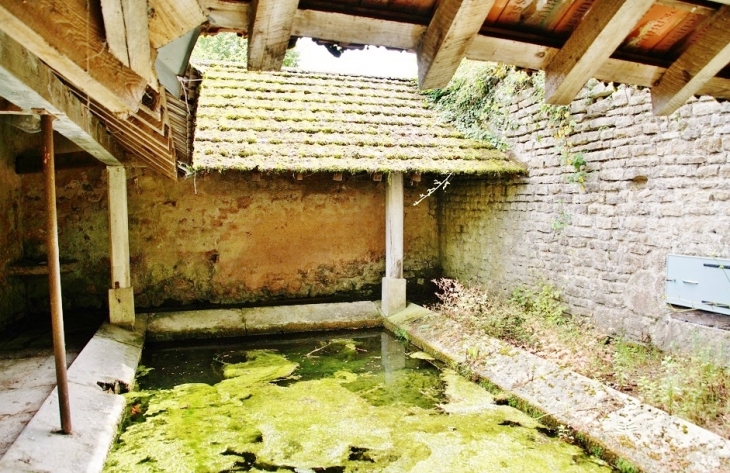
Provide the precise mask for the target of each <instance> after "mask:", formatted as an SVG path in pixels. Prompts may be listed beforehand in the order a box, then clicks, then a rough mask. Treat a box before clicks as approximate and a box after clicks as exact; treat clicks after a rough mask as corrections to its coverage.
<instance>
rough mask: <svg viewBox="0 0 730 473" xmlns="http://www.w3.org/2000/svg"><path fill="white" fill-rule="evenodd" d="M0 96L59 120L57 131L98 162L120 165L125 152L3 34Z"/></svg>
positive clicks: (43, 68) (54, 79) (35, 60)
mask: <svg viewBox="0 0 730 473" xmlns="http://www.w3.org/2000/svg"><path fill="white" fill-rule="evenodd" d="M0 95H2V96H3V97H5V98H6V99H7V100H9V101H10V102H12V103H14V104H15V105H16V106H18V107H20V108H22V109H26V110H30V109H43V110H47V111H48V112H49V113H51V114H53V115H55V116H56V117H57V120H56V123H55V129H56V131H58V132H59V133H61V134H62V135H64V136H65V137H66V138H68V139H70V140H71V141H73V142H74V143H76V144H77V145H79V146H80V147H81V148H82V149H84V150H86V151H87V152H88V153H89V154H91V155H92V156H94V157H95V158H96V159H98V160H99V161H101V162H103V163H105V164H110V165H119V164H120V162H119V160H118V157H120V156H122V155H123V152H122V151H121V149H120V148H119V146H118V145H117V143H116V142H115V141H114V140H113V139H112V138H111V136H109V134H108V133H107V131H106V129H104V127H103V126H102V125H101V123H99V120H98V119H97V118H96V117H94V116H93V115H92V114H91V113H90V112H89V109H87V108H86V107H85V106H84V105H83V104H82V103H81V102H80V101H79V100H78V99H77V98H76V96H75V95H74V94H73V93H72V92H71V90H70V89H69V88H68V87H66V86H65V85H63V84H62V83H61V81H60V80H59V79H58V78H57V77H56V76H55V75H54V74H53V71H51V69H50V68H49V67H48V66H46V65H45V64H43V63H42V62H41V61H40V60H39V59H38V58H37V57H35V56H34V55H33V54H30V53H29V52H28V51H27V50H26V49H25V48H23V47H22V46H21V45H20V44H18V43H17V42H16V41H15V40H13V39H12V38H10V37H9V36H8V35H6V34H5V33H3V32H0Z"/></svg>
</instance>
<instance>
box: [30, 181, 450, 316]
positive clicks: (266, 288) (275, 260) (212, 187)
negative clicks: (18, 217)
mask: <svg viewBox="0 0 730 473" xmlns="http://www.w3.org/2000/svg"><path fill="white" fill-rule="evenodd" d="M127 177H128V202H129V231H130V253H131V264H132V284H133V286H134V290H135V304H136V306H137V307H138V308H146V307H157V306H160V305H168V306H169V305H189V304H208V303H210V304H238V303H246V302H260V301H271V300H279V299H291V298H312V297H326V296H343V297H352V298H367V299H378V298H379V297H380V294H379V292H378V290H377V289H378V288H377V286H378V285H379V284H380V279H381V277H382V273H383V271H384V253H385V243H384V241H385V236H384V230H385V229H384V227H385V217H384V202H385V201H384V195H385V192H384V191H385V189H384V185H385V183H384V182H382V183H376V182H373V181H372V179H371V178H370V177H369V176H367V175H364V174H363V175H359V176H349V175H347V174H346V175H345V180H344V181H343V182H337V181H334V180H333V179H332V175H331V174H315V175H310V176H305V178H304V180H303V181H296V180H294V179H293V178H292V176H291V175H278V176H277V175H270V176H267V175H264V176H262V178H261V180H260V181H254V180H252V177H251V175H250V174H248V173H239V172H227V173H224V174H219V173H211V174H200V175H198V176H197V177H196V178H195V179H192V178H191V179H187V180H180V181H178V182H173V181H172V180H169V179H166V178H162V177H160V176H159V175H157V174H155V173H153V172H151V171H148V170H147V169H145V168H143V167H132V168H130V169H128V171H127ZM41 184H42V176H41V175H28V176H24V177H23V205H24V227H25V229H26V230H25V233H24V239H25V240H26V246H27V249H28V250H27V252H29V253H38V254H44V252H45V248H44V244H43V235H42V231H41V229H42V225H41V219H42V215H43V212H42V185H41ZM57 187H58V213H59V229H60V247H61V249H60V251H61V255H62V257H63V258H67V259H73V260H78V261H79V262H80V263H81V264H80V268H83V270H78V271H74V272H72V273H69V274H66V275H64V278H63V279H64V281H63V283H64V303H65V304H66V305H67V308H80V307H103V306H104V304H105V300H106V293H107V289H108V284H109V254H108V228H107V225H108V223H107V202H106V173H105V171H104V170H103V168H99V169H85V170H69V171H60V172H59V173H58V178H57ZM419 192H423V188H417V187H415V188H411V187H408V188H407V190H406V207H407V208H406V215H405V226H406V228H405V239H406V241H405V276H406V277H407V278H410V279H411V282H412V283H413V286H412V287H411V288H410V289H411V290H412V291H415V290H417V289H418V287H423V286H424V284H423V283H424V282H425V281H427V280H428V279H429V278H431V277H434V276H435V275H437V274H439V273H440V270H439V268H438V237H437V234H436V232H437V220H436V204H435V201H434V200H431V201H430V202H424V203H422V204H420V205H419V206H417V207H413V206H411V205H408V203H410V202H412V201H415V200H416V199H417V197H418V194H419ZM419 279H421V280H420V281H419ZM419 282H420V283H421V285H420V286H419V284H418V283H419ZM33 294H34V296H37V297H32V298H31V299H32V301H33V303H34V304H36V307H39V308H40V309H41V310H42V309H43V307H44V305H43V304H45V301H44V299H43V297H44V295H43V287H42V284H41V285H40V286H39V288H38V289H37V291H36V292H34V293H33Z"/></svg>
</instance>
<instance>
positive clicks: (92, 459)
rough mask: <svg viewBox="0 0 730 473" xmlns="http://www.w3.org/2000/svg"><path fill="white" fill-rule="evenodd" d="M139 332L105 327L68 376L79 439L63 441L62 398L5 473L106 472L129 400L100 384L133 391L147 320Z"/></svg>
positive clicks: (23, 440)
mask: <svg viewBox="0 0 730 473" xmlns="http://www.w3.org/2000/svg"><path fill="white" fill-rule="evenodd" d="M136 326H137V327H136V329H135V331H128V330H125V329H123V328H120V327H116V326H113V325H109V324H104V325H102V326H101V328H100V329H99V330H98V331H97V332H96V334H95V335H94V337H93V338H92V339H91V341H90V342H89V343H88V344H87V345H86V347H85V348H84V349H83V350H82V351H81V353H80V354H79V356H78V357H77V358H76V360H75V361H74V362H73V364H72V365H71V368H69V370H68V377H69V397H70V404H71V423H72V429H73V433H72V434H71V435H62V434H60V433H57V432H58V431H59V430H60V419H59V409H58V393H57V390H56V389H55V388H54V390H53V392H52V393H51V395H50V396H48V398H47V399H46V401H45V402H44V403H43V405H42V406H41V408H40V409H39V410H38V412H37V413H36V415H35V416H34V417H33V419H32V420H31V421H30V422H29V423H28V425H27V426H26V427H25V429H24V430H23V432H22V433H21V434H20V436H19V437H18V438H17V439H16V441H15V442H14V443H13V445H12V446H11V447H10V448H9V449H8V451H7V453H6V454H5V456H3V457H2V459H0V471H17V472H54V473H65V472H69V473H71V472H73V473H76V472H98V471H101V469H102V467H103V466H104V460H105V459H106V455H107V453H108V452H109V448H110V447H111V445H112V443H113V442H114V438H115V437H116V434H117V429H118V426H119V422H120V421H121V419H122V414H123V413H124V405H125V402H124V398H123V397H122V396H120V395H118V394H113V393H110V392H106V391H104V390H103V389H102V387H101V386H99V384H98V383H99V382H101V383H105V384H107V385H108V386H111V387H114V386H115V385H116V386H119V385H120V384H126V385H128V386H131V385H132V384H133V383H134V374H135V371H136V369H137V364H138V363H139V359H140V356H141V355H142V345H143V344H144V334H145V331H146V317H144V316H141V317H138V318H137V322H136Z"/></svg>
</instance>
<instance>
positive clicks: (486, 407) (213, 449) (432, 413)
mask: <svg viewBox="0 0 730 473" xmlns="http://www.w3.org/2000/svg"><path fill="white" fill-rule="evenodd" d="M428 358H429V357H428V355H426V354H425V353H421V352H418V351H416V350H415V349H414V348H412V347H404V346H403V345H402V344H401V343H399V342H398V341H397V340H395V339H394V338H393V337H391V336H390V335H389V334H387V333H365V334H360V335H357V336H355V337H353V335H352V334H347V338H345V337H341V338H304V339H298V340H291V339H290V340H281V341H277V342H273V343H268V344H266V345H265V346H262V345H261V344H260V343H258V342H257V343H250V342H246V343H242V344H238V345H229V346H203V347H185V348H174V349H170V348H161V349H158V350H152V351H150V350H148V351H146V353H145V355H144V357H143V364H144V365H145V366H146V367H147V368H151V370H150V371H149V373H148V374H146V375H145V376H143V377H141V378H140V380H139V387H140V388H141V390H140V391H137V392H133V393H129V394H127V395H126V396H127V404H128V409H127V410H128V412H129V419H128V421H127V423H126V429H125V430H124V431H123V432H122V433H121V435H120V437H119V440H118V442H117V444H116V445H115V446H114V447H113V449H112V451H111V453H110V454H109V457H108V459H107V464H106V466H105V469H104V470H105V471H106V472H157V471H160V472H163V471H164V472H229V471H251V472H272V471H273V472H298V473H310V472H327V473H335V472H397V473H404V472H419V473H428V472H438V473H458V472H465V473H468V472H524V473H539V472H560V473H563V472H568V473H570V472H608V471H611V469H610V468H609V467H607V466H606V465H605V464H604V463H603V462H602V461H600V460H598V459H595V458H593V457H589V456H587V455H586V454H585V453H584V452H583V451H582V450H580V449H579V448H578V447H576V446H573V445H569V444H567V443H565V442H562V441H560V440H559V439H557V438H554V436H552V435H551V433H550V432H549V431H548V430H547V429H545V428H544V426H542V425H540V423H539V422H537V421H536V420H534V419H532V418H531V417H529V416H527V415H526V414H524V413H522V412H520V411H518V410H516V409H514V408H511V407H509V406H505V405H498V404H497V403H495V399H494V398H493V396H492V395H491V394H490V393H489V392H487V391H486V390H484V389H482V388H481V387H479V386H477V385H476V384H474V383H471V382H469V381H468V380H466V379H464V378H462V377H461V376H459V375H458V374H456V373H455V372H453V371H451V370H448V369H443V370H438V369H436V368H434V366H433V365H432V364H431V361H430V360H429V359H428Z"/></svg>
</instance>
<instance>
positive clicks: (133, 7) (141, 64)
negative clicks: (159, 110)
mask: <svg viewBox="0 0 730 473" xmlns="http://www.w3.org/2000/svg"><path fill="white" fill-rule="evenodd" d="M122 8H123V11H124V24H125V25H126V34H127V52H128V53H129V67H130V68H131V69H132V70H133V71H134V72H136V73H137V74H139V75H140V76H141V77H143V78H145V79H147V82H148V83H149V84H157V77H156V75H155V73H154V70H153V69H152V51H151V50H150V29H149V27H148V26H147V0H122Z"/></svg>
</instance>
